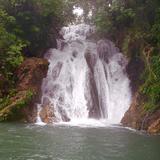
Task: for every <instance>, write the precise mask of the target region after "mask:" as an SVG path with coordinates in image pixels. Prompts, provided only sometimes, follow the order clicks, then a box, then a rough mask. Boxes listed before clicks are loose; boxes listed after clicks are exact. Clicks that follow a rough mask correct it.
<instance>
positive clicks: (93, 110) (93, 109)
mask: <svg viewBox="0 0 160 160" xmlns="http://www.w3.org/2000/svg"><path fill="white" fill-rule="evenodd" d="M85 58H86V62H87V65H88V67H89V69H90V70H89V74H88V82H89V92H90V95H91V97H90V99H92V102H88V104H87V106H88V109H89V117H90V118H97V119H99V118H100V117H101V113H100V106H99V99H98V90H97V87H96V82H95V79H94V66H95V64H96V62H97V55H95V54H91V53H89V52H87V53H86V54H85ZM87 99H88V98H87Z"/></svg>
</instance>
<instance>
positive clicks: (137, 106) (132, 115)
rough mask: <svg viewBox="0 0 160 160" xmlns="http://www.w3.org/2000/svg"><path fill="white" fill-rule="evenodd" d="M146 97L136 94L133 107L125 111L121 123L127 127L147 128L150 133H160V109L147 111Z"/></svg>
mask: <svg viewBox="0 0 160 160" xmlns="http://www.w3.org/2000/svg"><path fill="white" fill-rule="evenodd" d="M143 102H144V98H143V96H141V95H140V94H138V93H137V94H135V96H134V98H133V101H132V104H131V107H130V108H129V110H128V111H127V112H126V113H125V115H124V118H123V119H122V121H121V123H122V124H123V125H124V126H126V127H131V128H134V129H137V130H145V131H147V132H148V133H151V134H155V133H160V110H157V111H155V112H147V111H145V110H144V107H143V105H144V103H143Z"/></svg>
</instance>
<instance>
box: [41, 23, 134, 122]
mask: <svg viewBox="0 0 160 160" xmlns="http://www.w3.org/2000/svg"><path fill="white" fill-rule="evenodd" d="M93 32H94V27H91V26H89V25H86V24H78V25H70V26H69V27H64V28H63V29H62V31H61V34H62V35H63V37H64V40H58V49H50V50H49V51H48V52H47V53H46V55H45V58H46V59H48V61H49V62H50V66H49V70H48V75H47V77H46V78H45V79H44V80H43V84H42V98H41V105H40V106H41V110H40V113H39V115H40V117H41V119H42V121H44V122H46V123H54V122H68V121H74V120H77V121H82V120H84V119H85V120H88V121H89V120H90V119H97V120H101V119H105V120H106V121H108V122H110V123H119V122H120V121H121V119H122V117H123V115H124V113H125V112H126V111H127V110H128V108H129V106H130V102H131V90H130V86H129V83H130V81H129V79H128V77H127V74H126V65H127V59H126V58H125V57H124V55H123V54H122V53H120V52H119V50H118V48H116V47H115V45H114V43H112V42H111V41H109V40H99V41H98V42H95V41H93V40H90V39H89V37H90V35H92V33H93Z"/></svg>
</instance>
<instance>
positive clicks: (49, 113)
mask: <svg viewBox="0 0 160 160" xmlns="http://www.w3.org/2000/svg"><path fill="white" fill-rule="evenodd" d="M39 115H40V118H41V120H42V121H43V122H44V123H47V124H49V123H53V118H54V117H55V115H54V108H53V107H51V106H50V105H46V106H43V107H42V110H41V111H40V113H39Z"/></svg>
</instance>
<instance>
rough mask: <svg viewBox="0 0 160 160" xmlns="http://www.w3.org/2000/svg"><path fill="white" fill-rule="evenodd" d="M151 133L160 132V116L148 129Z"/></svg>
mask: <svg viewBox="0 0 160 160" xmlns="http://www.w3.org/2000/svg"><path fill="white" fill-rule="evenodd" d="M147 131H148V132H149V133H151V134H156V133H160V118H158V119H157V120H156V121H155V122H153V123H152V124H151V125H150V126H149V127H148V130H147Z"/></svg>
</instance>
